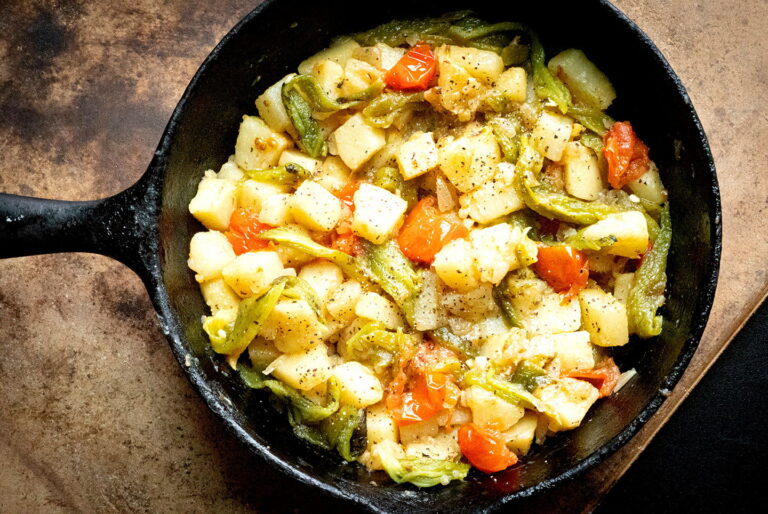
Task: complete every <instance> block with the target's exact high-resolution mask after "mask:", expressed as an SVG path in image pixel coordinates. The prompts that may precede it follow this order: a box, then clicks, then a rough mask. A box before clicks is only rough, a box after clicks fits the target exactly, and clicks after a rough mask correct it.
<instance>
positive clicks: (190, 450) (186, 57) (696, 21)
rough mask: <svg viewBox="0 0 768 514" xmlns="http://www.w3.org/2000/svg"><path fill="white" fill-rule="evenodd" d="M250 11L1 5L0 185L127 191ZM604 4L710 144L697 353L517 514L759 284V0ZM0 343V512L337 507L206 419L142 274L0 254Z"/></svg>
mask: <svg viewBox="0 0 768 514" xmlns="http://www.w3.org/2000/svg"><path fill="white" fill-rule="evenodd" d="M256 3H257V2H254V1H250V2H246V1H241V0H225V1H219V2H215V3H214V2H207V1H204V0H170V1H167V2H156V1H154V0H152V1H150V0H133V1H132V2H119V1H116V0H104V1H100V2H84V1H82V0H33V1H24V0H6V2H4V7H3V15H2V16H0V34H2V37H1V38H0V156H2V157H1V158H0V159H1V162H2V164H1V165H0V190H1V191H4V192H10V193H17V194H25V195H36V196H42V197H47V198H58V199H65V200H75V199H90V198H99V197H104V196H107V195H110V194H114V193H117V192H118V191H121V190H122V189H124V188H126V187H128V186H129V185H131V184H132V183H133V182H134V181H135V180H136V179H137V178H138V177H139V176H140V175H141V173H142V172H143V171H144V169H145V167H146V165H147V164H148V162H149V160H150V157H151V156H152V152H153V150H154V148H155V145H156V143H157V141H158V140H159V138H160V134H161V133H162V130H163V128H164V126H165V123H166V122H167V120H168V118H169V116H170V113H171V111H172V110H173V107H174V106H175V104H176V102H177V100H178V98H179V97H180V96H181V94H182V92H183V90H184V88H185V86H186V85H187V82H188V81H189V79H190V78H191V77H192V75H193V74H194V72H195V70H196V69H197V67H198V66H199V64H200V63H201V62H202V60H203V58H204V57H205V56H206V55H207V54H208V52H209V51H210V49H211V48H212V47H213V46H214V45H215V44H216V42H217V41H218V40H219V38H221V37H222V36H223V35H224V34H225V33H226V32H227V31H228V30H229V28H230V27H231V26H232V25H234V23H236V22H237V20H238V19H240V17H242V16H243V15H245V14H246V13H247V12H248V11H249V10H250V9H251V8H253V7H254V5H255V4H256ZM617 4H618V6H619V7H620V8H621V9H623V10H624V11H625V12H626V13H627V14H628V15H629V16H630V17H631V18H633V19H634V20H635V21H637V22H638V24H639V25H640V27H641V28H643V29H644V30H645V31H646V32H647V33H648V34H649V35H650V36H651V38H652V39H653V40H654V41H655V42H656V43H657V45H658V46H659V48H661V50H662V52H664V54H665V55H666V56H667V57H668V59H669V60H670V62H671V63H672V66H673V67H674V68H675V70H677V72H678V73H679V75H680V77H681V78H682V80H683V82H684V83H685V84H686V86H687V87H688V89H689V92H690V93H691V97H692V98H693V101H694V104H695V105H696V107H697V109H698V112H699V114H700V116H701V118H702V121H703V123H704V127H705V129H706V131H707V134H708V135H709V137H710V141H711V143H712V149H713V151H714V155H715V159H716V161H717V166H718V171H719V173H718V176H719V179H720V185H721V190H722V194H723V220H724V253H723V260H722V268H721V278H720V284H719V286H718V292H717V298H716V301H715V306H714V309H713V311H712V316H711V318H710V323H709V326H708V328H707V331H706V333H705V336H704V339H703V340H702V343H701V346H700V349H699V351H698V352H697V353H696V355H695V357H694V359H693V362H692V363H691V365H690V367H689V369H688V371H687V372H686V374H685V376H684V377H683V379H682V380H681V382H680V384H679V385H678V386H677V388H675V390H674V391H673V393H672V395H671V396H670V398H669V399H668V400H667V402H666V403H665V404H664V406H663V407H662V409H661V410H660V411H659V413H658V414H657V415H656V416H655V417H654V418H653V419H652V420H651V421H650V422H649V423H648V425H647V426H646V427H645V428H644V429H643V430H642V431H641V432H640V434H638V435H637V436H636V437H635V438H634V439H633V440H632V441H631V442H630V443H629V444H628V445H627V446H626V447H624V449H622V450H621V451H619V452H618V453H617V454H615V455H614V456H612V457H611V458H609V459H608V460H607V461H605V462H604V463H602V464H601V465H599V466H598V467H597V468H595V469H593V470H591V471H590V472H588V473H587V474H586V475H584V476H583V477H581V478H580V479H579V480H578V481H576V482H572V483H570V484H566V485H565V486H563V487H561V488H560V490H559V491H558V492H556V493H553V494H550V495H548V496H546V497H542V498H538V499H535V500H532V501H530V502H529V503H528V504H526V506H527V507H528V508H530V509H532V510H535V511H552V510H559V511H567V512H578V511H588V510H590V509H591V508H592V507H593V506H594V505H596V504H597V502H599V500H600V498H601V497H602V495H603V494H604V493H605V492H606V491H607V490H608V489H609V488H610V487H611V486H612V485H613V484H614V483H615V481H616V480H617V479H618V478H619V477H620V476H621V474H622V473H623V472H624V471H625V470H626V469H627V467H628V466H629V465H630V464H631V463H632V462H633V460H634V459H635V458H636V456H637V455H638V454H639V453H640V452H641V451H642V450H643V448H644V447H645V446H646V445H647V444H648V442H649V441H650V439H651V438H652V437H653V435H654V434H655V433H656V431H657V430H658V429H659V428H660V427H661V426H662V425H663V423H664V422H665V421H666V420H667V419H668V418H669V416H670V415H671V414H672V413H673V412H674V410H675V408H676V407H677V406H678V405H679V403H680V402H681V401H682V400H683V399H684V398H685V396H686V395H687V393H688V391H690V389H691V388H692V387H693V386H694V385H695V384H696V383H697V382H698V380H699V379H700V378H701V376H702V375H703V374H704V373H705V372H706V370H707V369H708V368H709V366H710V365H711V364H712V362H714V360H715V359H716V358H717V356H718V355H719V354H720V352H721V351H722V350H723V348H724V347H725V346H726V345H727V343H728V341H729V340H730V339H731V337H732V336H733V334H734V333H735V332H736V331H737V330H738V329H739V327H740V326H741V325H742V323H743V322H744V320H745V319H746V318H747V317H748V316H749V314H750V313H751V312H752V310H753V309H754V308H755V306H756V305H757V304H758V303H759V302H760V301H761V300H762V299H763V298H764V297H765V295H766V292H767V286H768V276H767V272H766V270H765V267H764V265H763V262H764V261H765V259H766V257H768V230H766V229H767V228H768V223H766V221H765V220H766V217H767V216H768V213H767V212H766V209H768V166H767V165H766V159H765V154H764V152H765V150H764V149H765V148H768V117H767V116H768V115H766V113H768V101H766V95H765V92H766V89H768V62H767V57H766V56H768V39H766V38H765V36H764V35H763V30H764V22H765V20H766V19H768V3H766V2H764V1H761V0H747V1H738V0H721V1H719V2H706V1H704V0H699V1H694V0H684V1H683V0H681V1H678V2H653V3H650V2H641V1H639V0H622V1H619V2H617ZM0 348H1V349H2V354H3V356H2V358H0V384H2V390H3V394H2V395H0V412H2V413H3V414H2V416H0V462H2V463H3V466H2V468H0V511H2V512H59V511H62V512H69V511H89V512H104V511H118V512H129V511H131V512H135V511H139V512H141V511H148V512H149V511H151V512H160V511H189V512H203V511H205V512H213V511H228V512H250V511H269V512H275V511H278V512H281V511H310V510H312V511H317V510H318V509H319V508H320V507H326V508H334V509H336V510H344V509H343V508H340V507H338V506H337V505H336V504H335V502H333V501H331V500H329V499H327V498H324V497H321V496H320V495H318V494H317V493H316V492H314V491H312V490H308V489H307V488H305V487H303V486H301V485H299V484H296V483H294V482H292V481H289V480H287V479H285V478H284V477H283V476H281V475H280V474H278V473H277V472H276V471H274V470H273V469H271V468H269V467H267V466H266V465H264V464H262V463H261V462H260V461H259V460H258V459H256V458H255V457H253V456H252V455H250V454H249V453H248V452H247V451H245V450H244V449H243V448H242V447H241V446H239V445H238V444H237V443H236V442H235V441H234V440H233V439H232V438H231V437H230V436H229V435H228V434H227V433H225V432H224V431H223V427H222V426H221V425H220V424H219V423H218V422H217V420H216V419H215V418H214V417H213V416H212V415H211V414H210V412H209V411H208V410H207V408H206V407H205V405H204V404H203V402H202V401H201V400H200V399H199V398H198V396H197V395H196V393H195V392H194V391H193V390H192V388H191V387H190V386H189V384H188V383H187V382H186V379H185V378H184V376H183V375H182V373H181V371H180V369H179V367H178V366H177V364H176V362H175V361H174V360H173V357H172V355H171V352H170V351H169V349H168V346H167V345H166V343H165V338H164V337H163V335H162V333H161V332H160V330H159V328H158V325H157V323H156V321H155V315H154V313H153V311H152V308H151V305H150V303H149V300H148V299H147V296H146V294H145V292H144V289H143V286H142V284H141V283H140V282H139V280H138V278H137V277H136V276H134V275H133V274H132V273H131V272H130V271H128V270H127V269H126V268H124V267H123V266H121V265H119V264H117V263H116V262H114V261H111V260H109V259H107V258H104V257H99V256H93V255H85V254H69V255H53V256H40V257H29V258H23V259H14V260H8V261H0ZM288 492H290V493H288ZM287 493H288V494H287ZM321 510H322V509H321Z"/></svg>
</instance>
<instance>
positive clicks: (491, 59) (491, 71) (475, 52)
mask: <svg viewBox="0 0 768 514" xmlns="http://www.w3.org/2000/svg"><path fill="white" fill-rule="evenodd" d="M437 53H438V60H439V61H440V64H441V65H442V64H443V62H444V61H450V62H451V63H452V64H455V65H457V66H461V67H462V68H464V69H465V70H466V71H467V73H469V74H470V75H471V76H472V77H473V78H475V79H477V80H479V81H480V82H481V83H483V84H485V85H486V86H490V85H491V84H493V83H494V82H495V81H496V80H497V79H498V78H499V76H500V75H501V73H502V72H503V71H504V62H503V61H502V59H501V57H500V56H499V54H497V53H495V52H490V51H488V50H480V49H477V48H470V47H465V46H454V45H445V46H441V47H440V48H438V50H437ZM441 71H442V70H441Z"/></svg>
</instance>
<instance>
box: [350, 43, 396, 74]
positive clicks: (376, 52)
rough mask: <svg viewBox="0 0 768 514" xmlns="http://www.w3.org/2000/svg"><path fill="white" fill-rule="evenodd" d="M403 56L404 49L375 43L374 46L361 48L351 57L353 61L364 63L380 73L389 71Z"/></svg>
mask: <svg viewBox="0 0 768 514" xmlns="http://www.w3.org/2000/svg"><path fill="white" fill-rule="evenodd" d="M403 55H405V49H404V48H392V47H391V46H389V45H385V44H384V43H376V44H375V45H374V46H361V47H360V48H357V49H356V50H355V52H354V53H353V54H352V56H353V57H354V58H355V59H360V60H361V61H365V62H367V63H368V64H370V65H371V66H375V67H376V68H378V69H380V70H381V71H389V70H390V69H391V68H393V67H394V66H395V64H397V62H398V61H399V60H400V59H401V58H402V57H403Z"/></svg>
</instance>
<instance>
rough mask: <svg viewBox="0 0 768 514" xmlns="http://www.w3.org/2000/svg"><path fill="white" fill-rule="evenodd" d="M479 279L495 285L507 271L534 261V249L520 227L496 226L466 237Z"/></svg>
mask: <svg viewBox="0 0 768 514" xmlns="http://www.w3.org/2000/svg"><path fill="white" fill-rule="evenodd" d="M469 240H470V242H471V243H472V253H473V255H474V257H475V266H476V267H477V270H478V272H479V273H480V280H483V281H485V282H490V283H492V284H498V283H499V282H501V279H502V278H504V276H505V275H506V274H507V272H509V271H510V270H515V269H518V268H520V267H522V266H528V265H529V264H532V263H534V262H536V255H537V253H538V249H537V247H536V243H534V242H533V241H532V240H530V239H529V238H528V237H527V236H526V235H525V233H524V231H523V229H522V228H520V227H513V226H511V225H510V224H509V223H499V224H497V225H493V226H490V227H487V228H483V229H479V230H473V231H472V232H470V234H469Z"/></svg>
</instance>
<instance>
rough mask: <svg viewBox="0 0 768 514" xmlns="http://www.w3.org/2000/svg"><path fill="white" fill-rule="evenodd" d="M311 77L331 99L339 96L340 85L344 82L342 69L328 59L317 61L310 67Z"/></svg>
mask: <svg viewBox="0 0 768 514" xmlns="http://www.w3.org/2000/svg"><path fill="white" fill-rule="evenodd" d="M312 75H314V76H315V78H317V83H318V84H319V85H320V87H321V88H322V90H323V91H324V92H325V94H326V95H328V97H329V98H331V99H336V98H338V97H339V96H341V94H342V92H341V85H342V82H343V81H344V68H343V67H342V66H341V65H339V64H338V63H335V62H333V61H331V60H329V59H323V60H322V61H317V62H316V63H315V65H314V66H313V67H312Z"/></svg>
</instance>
